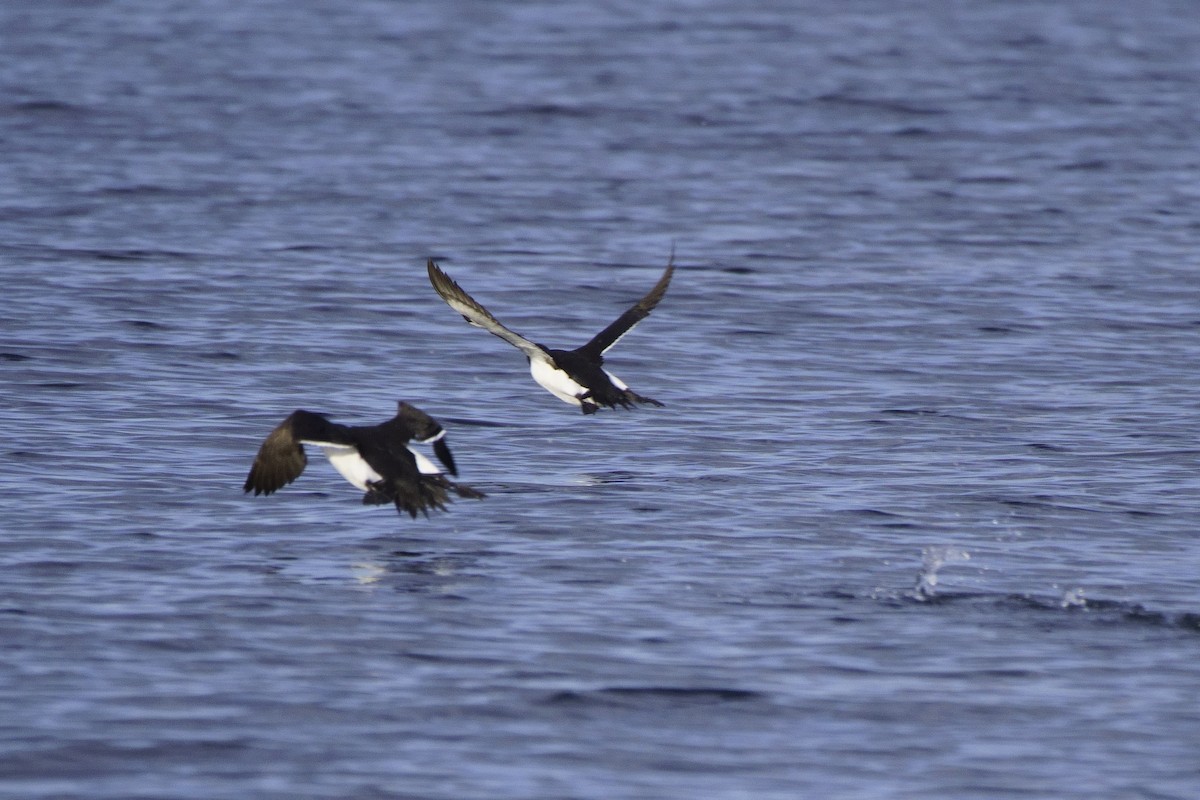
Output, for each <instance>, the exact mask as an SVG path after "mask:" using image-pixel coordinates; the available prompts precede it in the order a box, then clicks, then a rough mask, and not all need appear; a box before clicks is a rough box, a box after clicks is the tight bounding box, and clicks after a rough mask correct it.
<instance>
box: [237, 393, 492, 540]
mask: <svg viewBox="0 0 1200 800" xmlns="http://www.w3.org/2000/svg"><path fill="white" fill-rule="evenodd" d="M410 441H415V442H420V443H424V444H432V445H433V452H434V455H436V456H437V458H438V460H439V461H441V462H442V464H443V465H444V466H445V467H446V471H447V472H449V473H450V474H451V475H458V470H457V468H456V467H455V465H454V456H453V454H452V453H451V452H450V448H449V447H448V446H447V445H446V431H445V430H444V429H443V428H442V426H441V425H439V424H438V422H437V420H435V419H434V418H433V417H431V416H429V415H428V414H426V413H425V412H424V411H422V410H420V409H419V408H416V407H415V406H411V405H409V404H408V403H404V402H401V403H400V404H399V408H398V409H397V411H396V416H394V417H392V418H391V419H389V420H388V421H387V422H383V423H381V424H379V425H366V426H350V425H339V424H337V423H336V422H330V421H329V418H328V417H327V416H326V415H325V414H317V413H314V412H312V411H305V410H304V409H297V410H296V411H293V412H292V413H291V414H289V415H288V417H287V419H285V420H284V421H283V422H281V423H279V425H277V426H276V427H275V430H273V431H271V432H270V433H269V434H267V438H266V439H265V440H264V441H263V443H262V447H260V448H259V449H258V455H257V456H256V457H255V459H254V465H253V466H252V467H250V474H249V475H247V476H246V483H245V485H244V486H243V487H242V490H243V491H245V492H250V491H253V492H254V494H255V496H257V495H260V494H271V493H272V492H274V491H276V490H277V489H281V488H283V487H284V486H286V485H287V484H289V483H291V482H292V481H294V480H296V478H298V477H300V473H302V472H303V471H304V467H305V466H306V465H307V464H308V456H307V455H306V454H305V452H304V445H306V444H307V445H315V446H316V447H320V448H321V450H322V451H324V453H325V456H326V457H327V458H328V459H329V463H331V464H333V468H334V469H336V470H337V471H338V472H339V473H341V475H342V477H343V478H345V479H346V480H348V481H349V482H350V483H352V484H353V485H354V486H356V487H357V488H359V489H361V490H362V491H364V492H365V493H366V494H364V495H363V504H364V505H383V504H385V503H393V504H395V506H396V510H397V511H399V512H401V513H405V512H407V513H408V515H409V516H410V517H416V516H417V512H420V513H422V514H424V515H425V516H429V511H430V509H438V510H441V511H445V510H446V503H448V502H450V493H451V492H453V493H454V494H457V495H458V496H459V497H464V498H471V499H480V498H482V497H484V496H485V495H484V494H483V492H480V491H478V490H476V489H472V488H471V487H470V486H467V485H465V484H461V483H455V482H454V481H452V480H449V479H448V478H446V477H445V476H444V475H442V474H441V470H440V469H438V467H437V466H436V465H434V464H433V462H431V461H430V460H429V459H428V458H426V457H425V456H424V455H423V454H422V453H420V452H418V451H417V450H415V449H414V448H412V447H411V446H410V445H409V442H410Z"/></svg>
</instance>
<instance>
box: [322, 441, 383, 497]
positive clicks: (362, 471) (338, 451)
mask: <svg viewBox="0 0 1200 800" xmlns="http://www.w3.org/2000/svg"><path fill="white" fill-rule="evenodd" d="M321 449H322V450H323V451H324V452H325V457H326V458H328V459H329V463H330V464H333V468H334V469H336V470H337V471H338V472H339V473H340V474H341V476H342V477H343V478H345V479H346V480H348V481H350V483H352V484H353V485H355V486H357V487H358V488H359V489H362V490H363V491H364V492H365V491H367V484H368V483H373V482H375V481H381V480H383V476H382V475H380V474H379V473H378V472H376V471H375V470H373V469H371V465H370V464H368V463H367V462H366V461H364V460H363V457H362V456H360V455H359V454H358V450H356V449H355V448H353V447H347V446H345V445H336V444H323V445H321Z"/></svg>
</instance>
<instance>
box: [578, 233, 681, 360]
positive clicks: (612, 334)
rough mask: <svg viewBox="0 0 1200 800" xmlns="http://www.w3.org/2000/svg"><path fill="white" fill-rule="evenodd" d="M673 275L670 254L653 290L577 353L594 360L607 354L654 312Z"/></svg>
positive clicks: (673, 257) (672, 254)
mask: <svg viewBox="0 0 1200 800" xmlns="http://www.w3.org/2000/svg"><path fill="white" fill-rule="evenodd" d="M674 273H675V253H674V252H672V253H671V258H670V259H669V260H668V261H667V269H666V270H665V271H664V272H663V274H662V277H661V278H659V279H658V283H656V284H654V288H653V289H651V290H650V291H649V293H648V294H647V295H646V296H645V297H643V298H642V299H641V300H638V301H637V302H636V303H634V305H633V307H632V308H630V309H629V310H628V311H626V312H625V313H624V314H622V315H621V316H619V317H617V319H616V321H615V322H613V323H612V324H611V325H609V326H608V327H607V328H605V329H604V330H602V331H600V332H599V333H597V334H596V335H595V336H593V337H592V340H591V341H590V342H588V343H587V344H585V345H584V346H583V347H580V348H579V349H578V351H577V352H579V353H581V354H584V355H587V356H590V357H591V358H595V359H599V358H600V356H602V355H603V354H604V353H606V352H608V349H609V348H611V347H612V346H613V345H614V344H616V343H617V342H619V341H620V340H621V337H622V336H624V335H625V334H627V333H629V332H630V331H631V330H633V327H634V326H635V325H637V324H638V323H639V322H641V321H642V320H644V319H645V318H646V317H647V316H648V315H649V314H650V312H651V311H653V310H654V307H655V306H657V305H658V302H659V301H660V300H662V299H663V295H664V294H666V293H667V286H669V285H670V283H671V276H672V275H673V274H674Z"/></svg>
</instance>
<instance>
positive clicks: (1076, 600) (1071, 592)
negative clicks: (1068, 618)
mask: <svg viewBox="0 0 1200 800" xmlns="http://www.w3.org/2000/svg"><path fill="white" fill-rule="evenodd" d="M1060 605H1061V606H1062V607H1063V608H1087V598H1086V597H1084V596H1083V589H1082V588H1078V589H1068V590H1067V591H1066V592H1064V593H1063V596H1062V601H1061V603H1060Z"/></svg>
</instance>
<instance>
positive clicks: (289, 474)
mask: <svg viewBox="0 0 1200 800" xmlns="http://www.w3.org/2000/svg"><path fill="white" fill-rule="evenodd" d="M303 442H314V443H320V442H328V443H330V444H349V443H350V440H349V439H348V438H347V435H346V428H345V426H342V425H337V424H334V423H332V422H330V421H329V420H328V419H326V418H325V416H324V415H322V414H314V413H313V412H311V411H305V410H303V409H298V410H296V411H293V412H292V413H291V414H289V415H288V418H287V419H285V420H284V421H283V422H281V423H279V424H278V425H277V426H276V427H275V430H273V431H271V432H270V433H269V434H267V438H266V439H265V440H263V443H262V446H261V447H259V448H258V455H257V456H255V458H254V464H253V466H251V467H250V474H249V475H247V476H246V483H245V484H244V485H243V486H242V491H245V492H249V491H253V492H254V494H255V495H259V494H271V493H272V492H274V491H276V490H278V489H282V488H283V487H284V486H287V485H288V484H289V483H291V482H292V481H294V480H296V478H299V477H300V473H302V472H304V467H305V466H306V465H307V464H308V457H307V456H306V455H305V454H304V445H303V444H302V443H303Z"/></svg>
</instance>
